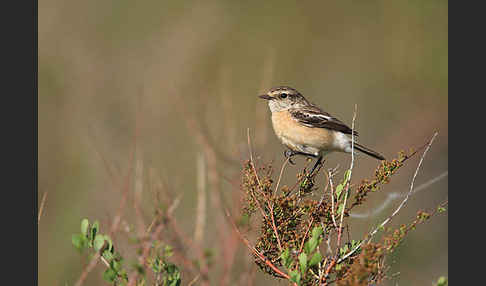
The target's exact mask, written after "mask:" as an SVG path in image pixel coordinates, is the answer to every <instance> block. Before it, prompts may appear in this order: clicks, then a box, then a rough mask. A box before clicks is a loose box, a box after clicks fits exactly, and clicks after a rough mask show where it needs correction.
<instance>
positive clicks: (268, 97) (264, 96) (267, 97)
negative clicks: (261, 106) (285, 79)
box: [258, 94, 273, 100]
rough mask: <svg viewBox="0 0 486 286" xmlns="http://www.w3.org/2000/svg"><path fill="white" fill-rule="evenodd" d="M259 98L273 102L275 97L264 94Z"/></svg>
mask: <svg viewBox="0 0 486 286" xmlns="http://www.w3.org/2000/svg"><path fill="white" fill-rule="evenodd" d="M258 97H259V98H263V99H266V100H272V99H273V97H271V96H270V95H268V94H262V95H259V96H258Z"/></svg>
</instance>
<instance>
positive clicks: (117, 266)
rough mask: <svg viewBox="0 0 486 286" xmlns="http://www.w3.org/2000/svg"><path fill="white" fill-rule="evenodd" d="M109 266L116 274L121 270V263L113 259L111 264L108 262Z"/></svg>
mask: <svg viewBox="0 0 486 286" xmlns="http://www.w3.org/2000/svg"><path fill="white" fill-rule="evenodd" d="M110 266H111V268H112V269H113V270H115V271H116V272H119V271H120V270H121V263H120V262H119V261H116V260H115V259H113V260H112V261H111V262H110Z"/></svg>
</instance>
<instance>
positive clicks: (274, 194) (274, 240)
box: [227, 111, 447, 286]
mask: <svg viewBox="0 0 486 286" xmlns="http://www.w3.org/2000/svg"><path fill="white" fill-rule="evenodd" d="M355 118H356V111H355V115H354V116H353V130H354V121H355ZM436 136H437V133H435V134H434V136H433V137H432V138H431V139H430V140H429V142H427V144H426V145H424V147H425V150H424V151H423V153H422V155H421V157H420V160H419V163H418V166H417V168H416V170H415V173H414V175H413V178H412V181H411V183H410V188H409V192H408V193H407V195H406V196H405V198H404V200H403V201H402V203H401V204H400V205H399V206H398V207H397V209H396V210H395V211H394V212H393V213H392V214H391V215H390V216H389V217H388V218H387V219H386V220H385V221H383V223H381V224H380V225H379V226H378V227H377V228H376V229H375V230H373V231H372V232H370V233H368V234H363V237H362V238H361V239H359V240H356V241H355V240H352V241H349V238H348V242H346V243H343V230H344V226H345V225H347V223H346V221H347V219H348V218H349V217H350V215H351V210H352V209H353V208H354V207H355V206H359V205H362V204H364V203H365V202H366V201H365V198H366V197H367V196H368V195H370V194H371V193H372V192H374V191H376V190H378V189H379V186H381V185H383V184H386V183H388V182H389V181H390V179H391V177H392V176H393V175H394V174H396V173H397V171H398V169H399V168H400V167H401V166H403V164H404V163H405V161H407V160H409V159H410V158H412V157H413V156H414V155H415V154H417V151H416V152H412V153H411V154H405V153H404V152H400V153H399V155H398V158H397V159H394V160H392V161H383V162H382V163H381V164H380V166H379V167H378V168H377V171H376V172H375V179H374V180H373V181H368V180H364V181H363V182H362V183H361V184H359V185H352V184H351V175H352V169H353V167H354V153H352V154H353V155H352V160H351V165H350V167H349V169H348V170H347V171H346V172H345V174H344V179H343V180H342V181H341V182H340V183H339V184H336V183H334V181H333V178H334V172H333V171H329V172H327V173H326V176H327V184H326V187H325V188H324V190H323V193H324V194H327V193H328V189H329V196H328V197H327V198H326V197H325V196H324V195H322V196H320V199H319V200H315V199H313V198H312V196H311V194H312V193H315V192H316V191H317V190H318V189H319V188H318V187H317V188H316V187H314V184H313V182H312V180H302V176H305V170H304V172H303V175H302V176H300V178H299V180H298V183H296V185H297V186H298V190H299V191H298V192H297V193H292V192H291V191H289V188H288V187H287V186H283V187H281V189H282V192H279V191H280V190H279V189H278V188H279V187H280V181H281V177H282V173H283V172H284V169H285V167H286V165H287V161H285V162H284V163H283V165H282V166H281V168H280V172H279V175H278V178H277V179H276V184H275V186H274V184H273V182H274V181H273V179H272V173H273V169H272V166H271V165H270V164H262V163H259V166H258V167H257V166H256V163H255V161H254V158H253V154H252V149H251V141H250V136H249V131H248V145H249V149H250V154H249V156H250V159H249V160H248V161H247V162H245V164H244V167H243V171H242V176H241V177H242V183H241V190H242V192H243V196H244V200H245V205H244V206H243V208H242V215H243V217H246V218H247V219H248V218H250V217H251V216H253V215H259V217H260V231H259V233H258V234H257V238H256V241H255V242H254V243H251V242H250V241H249V240H248V239H247V238H245V237H244V236H243V234H242V233H241V231H240V229H239V227H238V225H237V223H235V221H234V219H233V218H232V217H231V216H230V214H229V212H227V217H228V218H229V220H230V221H231V223H232V225H233V228H234V230H235V232H236V233H237V234H238V236H239V238H240V240H241V241H242V242H243V244H244V245H245V246H246V247H247V248H248V249H249V250H250V252H251V254H252V255H253V257H254V262H255V263H256V264H257V265H258V266H259V267H260V269H261V270H262V271H263V272H264V273H267V274H269V275H272V276H274V277H276V278H277V279H285V280H287V281H288V282H289V283H290V284H292V285H299V286H300V285H330V284H336V285H368V284H369V283H380V282H381V281H383V280H384V279H386V278H387V276H386V270H387V269H388V268H387V266H386V264H385V257H386V255H387V254H389V253H391V252H392V251H393V249H394V248H395V247H396V245H398V244H399V243H400V242H401V241H402V240H403V239H404V237H405V236H406V234H407V233H408V232H409V231H410V230H411V229H413V228H414V227H415V226H417V225H418V224H421V223H423V222H425V221H426V220H428V219H429V218H430V217H432V216H433V215H435V214H437V213H439V212H437V211H434V212H419V214H418V215H417V218H416V220H415V221H414V222H412V223H411V224H410V226H408V227H406V226H405V227H404V226H402V227H401V228H400V229H399V230H395V231H393V230H391V229H388V230H387V229H386V228H385V226H386V224H388V223H389V222H390V221H391V219H392V218H393V217H395V216H396V215H397V214H398V213H399V211H400V210H401V209H402V208H403V207H404V206H405V204H406V202H407V200H408V198H409V197H410V195H412V194H413V191H414V182H415V179H416V177H417V175H418V173H419V170H420V166H421V165H422V162H423V161H424V158H425V156H426V154H427V152H428V150H429V149H430V147H431V145H432V143H433V141H434V139H435V137H436ZM353 137H354V136H353ZM352 148H354V138H352ZM353 192H355V197H354V202H353V203H352V204H351V206H349V207H348V206H347V202H348V198H349V196H350V194H351V193H353ZM446 204H447V203H443V204H441V205H440V206H439V208H443V207H444V206H445V205H446ZM439 208H438V209H439ZM380 230H384V231H386V232H391V233H393V234H394V235H392V237H391V238H389V237H388V238H386V240H383V241H382V242H377V243H372V242H371V238H373V237H374V235H375V234H376V233H377V232H378V231H380ZM332 237H334V239H332ZM348 237H349V226H348ZM331 241H335V245H334V246H332V245H331ZM321 244H323V245H325V244H327V245H328V247H329V249H328V250H329V252H330V253H328V254H327V255H323V253H321V251H320V247H321V246H323V245H321Z"/></svg>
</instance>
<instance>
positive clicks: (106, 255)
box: [102, 249, 115, 261]
mask: <svg viewBox="0 0 486 286" xmlns="http://www.w3.org/2000/svg"><path fill="white" fill-rule="evenodd" d="M102 256H103V257H104V258H105V259H106V260H107V261H112V260H113V258H115V257H114V256H113V253H111V252H110V251H109V250H108V249H106V250H105V251H103V254H102Z"/></svg>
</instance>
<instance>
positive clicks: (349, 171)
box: [343, 170, 351, 185]
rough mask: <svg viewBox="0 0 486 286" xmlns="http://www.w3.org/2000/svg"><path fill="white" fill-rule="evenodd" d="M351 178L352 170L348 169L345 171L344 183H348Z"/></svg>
mask: <svg viewBox="0 0 486 286" xmlns="http://www.w3.org/2000/svg"><path fill="white" fill-rule="evenodd" d="M349 179H351V170H346V172H344V184H346V183H347V182H348V181H349ZM344 184H343V185H344Z"/></svg>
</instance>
